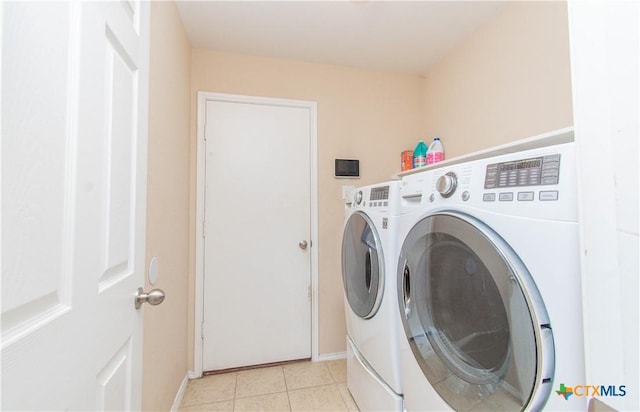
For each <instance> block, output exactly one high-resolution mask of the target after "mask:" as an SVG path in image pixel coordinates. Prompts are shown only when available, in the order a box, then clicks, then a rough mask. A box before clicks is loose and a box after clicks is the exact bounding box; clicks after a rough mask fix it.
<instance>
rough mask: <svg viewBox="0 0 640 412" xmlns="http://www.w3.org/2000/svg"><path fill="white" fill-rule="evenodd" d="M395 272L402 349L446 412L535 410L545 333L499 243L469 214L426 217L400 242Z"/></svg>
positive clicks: (535, 296)
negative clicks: (406, 349)
mask: <svg viewBox="0 0 640 412" xmlns="http://www.w3.org/2000/svg"><path fill="white" fill-rule="evenodd" d="M523 236H526V234H525V233H523ZM398 274H399V276H398V301H399V309H400V315H401V319H402V323H403V327H404V331H405V333H406V336H407V339H408V341H409V345H410V347H411V350H412V352H413V354H414V356H415V359H416V361H417V362H418V364H419V365H420V368H421V369H422V371H423V373H424V375H425V376H426V377H427V378H428V380H429V382H430V383H431V385H432V386H433V388H434V389H435V390H436V392H438V394H439V395H440V396H441V397H442V398H443V399H444V400H445V401H446V402H447V403H448V404H449V405H450V406H451V407H452V408H453V409H455V410H457V411H467V410H509V411H518V410H523V409H530V410H539V409H541V408H542V406H543V405H544V403H545V402H546V400H547V398H548V397H549V394H550V392H551V387H552V382H551V380H552V378H553V371H554V365H555V357H554V345H553V334H552V332H551V328H550V325H549V320H548V315H547V312H546V309H545V307H544V303H543V301H542V298H541V296H540V293H539V291H538V289H537V287H536V286H535V283H534V281H533V278H532V277H531V275H530V274H529V272H528V271H527V269H526V268H525V266H524V265H523V263H522V262H521V261H520V259H519V258H518V257H517V255H516V254H515V253H514V252H513V250H512V249H511V248H510V247H509V245H508V244H506V242H505V241H504V240H503V239H502V238H501V237H500V236H498V235H497V234H496V233H495V232H494V231H493V230H492V229H490V228H489V227H488V226H486V225H485V224H483V223H482V222H480V221H479V220H477V219H475V218H473V217H471V216H467V215H464V214H461V213H457V212H439V213H434V214H432V215H431V216H428V217H426V218H424V219H422V220H421V221H419V222H418V223H417V224H416V225H415V226H414V227H413V228H412V229H411V231H410V232H409V234H408V235H407V238H406V239H405V242H404V244H403V246H402V249H401V253H400V257H399V262H398Z"/></svg>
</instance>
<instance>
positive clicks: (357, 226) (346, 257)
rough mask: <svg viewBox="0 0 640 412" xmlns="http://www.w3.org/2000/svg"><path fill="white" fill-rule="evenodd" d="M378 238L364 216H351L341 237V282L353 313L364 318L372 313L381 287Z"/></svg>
mask: <svg viewBox="0 0 640 412" xmlns="http://www.w3.org/2000/svg"><path fill="white" fill-rule="evenodd" d="M383 262H384V260H383V254H382V247H381V243H380V237H379V236H378V232H377V231H376V228H375V226H374V224H373V222H372V221H371V219H370V218H369V216H367V215H366V214H364V213H361V212H355V213H353V214H352V215H351V216H350V217H349V219H348V220H347V223H346V225H345V228H344V234H343V236H342V281H343V284H344V291H345V295H346V297H347V301H348V302H349V306H350V307H351V309H352V310H353V312H354V313H355V314H356V315H358V316H359V317H361V318H364V319H368V318H371V317H372V316H374V315H375V314H376V312H377V311H378V308H379V307H380V303H381V302H382V294H383V288H382V285H383V284H384V264H383Z"/></svg>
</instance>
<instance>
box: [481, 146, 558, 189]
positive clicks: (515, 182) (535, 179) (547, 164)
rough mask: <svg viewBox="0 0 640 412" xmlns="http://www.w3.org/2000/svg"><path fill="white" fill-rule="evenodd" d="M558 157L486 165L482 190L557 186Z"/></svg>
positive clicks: (550, 156)
mask: <svg viewBox="0 0 640 412" xmlns="http://www.w3.org/2000/svg"><path fill="white" fill-rule="evenodd" d="M559 177H560V155H559V154H553V155H549V156H541V157H533V158H529V159H522V160H515V161H510V162H502V163H493V164H490V165H487V169H486V173H485V178H484V188H485V189H496V188H501V187H518V186H540V185H555V184H558V179H559Z"/></svg>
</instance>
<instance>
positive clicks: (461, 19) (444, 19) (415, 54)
mask: <svg viewBox="0 0 640 412" xmlns="http://www.w3.org/2000/svg"><path fill="white" fill-rule="evenodd" d="M507 4H508V2H504V1H502V2H501V1H497V2H485V1H406V2H405V1H366V0H355V1H238V0H236V1H179V2H178V3H177V5H178V10H179V12H180V15H181V17H182V21H183V23H184V26H185V29H186V31H187V34H188V36H189V39H190V41H191V44H192V46H193V47H197V48H206V49H214V50H222V51H229V52H237V53H245V54H253V55H259V56H271V57H279V58H285V59H294V60H303V61H308V62H315V63H327V64H337V65H343V66H351V67H359V68H366V69H374V70H389V71H398V72H405V73H416V74H419V73H425V72H426V71H427V70H428V69H429V67H430V66H432V65H433V64H435V63H436V62H438V61H439V60H440V59H441V58H442V57H443V56H445V55H446V54H447V52H448V51H450V50H451V49H452V48H454V47H455V46H456V45H458V44H459V43H460V42H462V41H463V40H464V39H465V38H466V37H467V36H469V35H470V34H471V33H472V32H473V31H474V30H475V29H477V28H478V27H480V26H481V25H482V24H483V23H485V22H487V21H488V20H490V19H491V18H493V17H494V16H495V15H496V14H497V13H499V12H500V11H501V10H502V9H503V8H504V7H505V6H506V5H507Z"/></svg>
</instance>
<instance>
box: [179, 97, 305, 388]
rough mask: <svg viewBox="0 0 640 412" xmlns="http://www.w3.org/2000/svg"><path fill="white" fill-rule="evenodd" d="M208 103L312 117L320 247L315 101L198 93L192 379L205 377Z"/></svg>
mask: <svg viewBox="0 0 640 412" xmlns="http://www.w3.org/2000/svg"><path fill="white" fill-rule="evenodd" d="M207 102H228V103H245V104H259V105H271V106H281V107H298V108H305V109H308V110H309V113H310V130H309V135H310V159H309V160H310V168H311V173H310V177H311V182H310V186H311V196H310V206H311V210H310V215H311V228H310V229H311V239H310V240H311V244H312V245H318V165H317V147H318V145H317V104H316V102H313V101H305V100H291V99H280V98H269V97H259V96H244V95H234V94H224V93H212V92H202V91H201V92H198V113H197V148H196V222H195V223H196V227H195V229H196V230H195V237H196V238H195V246H196V250H195V254H196V256H195V257H196V265H195V301H194V320H193V325H194V357H193V371H192V372H191V373H190V377H191V378H195V377H200V376H202V372H203V368H202V362H203V354H202V351H203V335H204V331H203V326H202V325H203V311H204V258H205V252H204V251H205V248H204V233H205V230H204V229H205V228H204V224H205V223H204V216H205V176H206V169H205V167H206V166H205V123H206V110H207ZM310 253H311V359H312V360H313V361H317V360H318V247H317V246H316V247H312V248H311V250H310Z"/></svg>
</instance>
